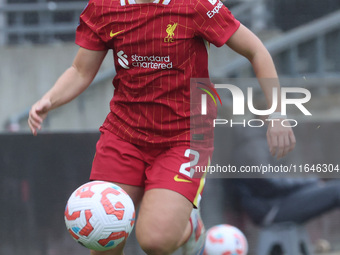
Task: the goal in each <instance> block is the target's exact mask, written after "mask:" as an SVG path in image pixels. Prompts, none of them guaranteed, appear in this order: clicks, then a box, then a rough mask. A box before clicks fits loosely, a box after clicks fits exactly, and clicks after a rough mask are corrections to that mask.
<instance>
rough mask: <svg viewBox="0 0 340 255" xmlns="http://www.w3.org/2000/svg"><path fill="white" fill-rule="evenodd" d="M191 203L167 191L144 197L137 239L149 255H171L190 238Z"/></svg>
mask: <svg viewBox="0 0 340 255" xmlns="http://www.w3.org/2000/svg"><path fill="white" fill-rule="evenodd" d="M192 209H193V205H192V203H191V202H190V201H189V200H188V199H187V198H185V197H184V196H183V195H181V194H179V193H177V192H175V191H172V190H167V189H151V190H147V191H146V192H145V194H144V197H143V200H142V203H141V206H140V210H139V215H138V219H137V222H136V236H137V240H138V242H139V244H140V246H141V247H142V249H143V250H144V251H145V252H146V253H147V254H171V253H172V252H174V251H175V250H176V249H177V248H178V247H179V246H181V245H182V244H183V243H184V242H185V241H186V240H187V238H188V237H189V235H190V232H191V227H190V223H189V218H190V213H191V211H192Z"/></svg>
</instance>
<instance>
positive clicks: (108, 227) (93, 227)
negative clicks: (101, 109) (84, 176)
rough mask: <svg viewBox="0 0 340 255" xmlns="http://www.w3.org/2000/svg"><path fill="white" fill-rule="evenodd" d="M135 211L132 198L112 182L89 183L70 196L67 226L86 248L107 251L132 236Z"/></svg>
mask: <svg viewBox="0 0 340 255" xmlns="http://www.w3.org/2000/svg"><path fill="white" fill-rule="evenodd" d="M134 223H135V208H134V205H133V202H132V200H131V198H130V197H129V195H128V194H127V193H126V192H125V191H124V190H123V189H121V188H120V187H118V186H117V185H115V184H112V183H110V182H103V181H94V182H88V183H86V184H84V185H82V186H80V187H79V188H78V189H76V190H75V191H74V192H73V193H72V195H71V196H70V198H69V200H68V202H67V205H66V209H65V224H66V227H67V229H68V231H69V233H70V234H71V236H72V237H73V239H74V240H76V241H77V242H78V243H80V244H82V245H83V246H85V247H86V248H89V249H91V250H97V251H105V250H109V249H113V248H115V247H116V246H117V245H118V244H120V243H121V242H123V241H124V240H126V238H127V237H128V236H129V235H130V233H131V231H132V229H133V226H134Z"/></svg>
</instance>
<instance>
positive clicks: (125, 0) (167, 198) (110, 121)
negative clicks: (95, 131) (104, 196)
mask: <svg viewBox="0 0 340 255" xmlns="http://www.w3.org/2000/svg"><path fill="white" fill-rule="evenodd" d="M76 43H77V44H78V45H79V46H80V48H79V51H78V53H77V55H76V56H75V59H74V62H73V64H72V66H71V67H70V68H68V69H67V70H66V71H65V72H64V73H63V74H62V75H61V76H60V78H59V79H58V80H57V81H56V83H55V84H54V86H53V87H52V88H51V89H50V90H49V91H48V92H47V93H46V94H45V95H44V96H43V97H42V98H41V99H40V100H39V101H37V102H36V103H35V104H34V105H33V106H32V108H31V110H30V114H29V119H28V124H29V126H30V129H31V131H32V133H33V134H34V135H36V134H37V131H38V130H39V129H41V125H42V122H43V120H44V119H45V118H46V115H47V114H48V112H49V111H51V110H52V109H55V108H57V107H59V106H61V105H63V104H66V103H67V102H69V101H71V100H72V99H74V98H75V97H77V96H78V95H79V94H80V93H82V92H83V91H84V90H85V89H86V88H87V87H88V86H89V85H90V83H91V82H92V80H93V78H94V77H95V75H96V73H97V71H98V69H99V67H100V65H101V63H102V61H103V59H104V57H105V56H106V54H107V52H108V50H109V49H112V50H113V58H114V64H115V68H116V72H117V74H116V76H115V78H114V80H113V85H114V87H115V90H114V96H113V98H112V100H111V102H110V110H111V111H110V113H109V114H108V116H107V118H106V120H105V121H104V123H103V125H102V126H101V127H100V132H101V136H100V139H99V141H98V143H97V146H96V155H95V158H94V161H93V166H92V171H91V176H90V179H91V180H104V181H111V182H114V183H116V184H118V185H119V186H121V187H122V188H123V189H124V190H125V191H126V192H127V193H128V194H129V195H130V196H131V198H132V200H133V201H134V203H135V205H136V207H138V206H139V208H140V209H139V215H138V218H137V222H136V236H137V240H138V242H139V244H140V245H141V247H142V249H143V250H144V251H145V252H146V253H147V254H171V253H173V252H174V251H175V250H177V249H178V248H179V247H181V246H183V253H184V254H185V255H194V254H195V255H196V254H202V252H203V248H204V247H203V246H204V227H203V223H202V221H201V219H200V216H199V213H198V209H196V208H197V207H198V206H199V201H200V196H201V192H202V190H203V186H204V177H202V178H192V172H191V171H190V170H191V168H192V167H193V165H194V164H195V163H196V164H200V165H207V164H208V163H209V160H210V158H211V154H212V150H213V144H212V141H213V137H212V136H209V134H207V136H206V137H204V134H192V133H191V132H190V79H191V78H208V77H209V75H208V53H207V44H208V43H213V44H214V45H216V46H222V45H224V44H227V45H228V46H229V47H230V48H231V49H233V50H235V51H236V52H238V53H240V54H241V55H243V56H245V57H246V58H248V59H249V61H250V62H251V64H252V66H253V68H254V71H255V74H256V76H257V77H258V78H259V80H261V79H262V78H276V77H277V74H276V70H275V67H274V64H273V61H272V58H271V56H270V55H269V53H268V51H267V50H266V48H265V47H264V46H263V44H262V43H261V41H260V40H259V39H258V38H257V37H256V36H255V35H254V34H253V33H252V32H250V31H249V30H248V29H247V28H246V27H244V26H243V25H242V24H240V22H239V21H237V20H236V19H235V18H234V17H233V15H232V14H231V13H230V12H229V10H228V9H227V8H226V7H225V6H224V5H223V4H222V2H220V1H219V0H155V1H152V0H151V1H150V0H90V2H89V4H88V5H87V7H86V8H85V10H84V11H83V12H82V14H81V16H80V24H79V26H78V28H77V32H76ZM260 85H261V87H262V89H263V92H264V94H265V96H266V99H267V103H268V105H271V103H272V102H271V94H272V89H273V87H277V88H278V87H279V84H278V82H276V83H273V84H264V83H263V82H262V83H261V82H260ZM276 111H277V112H279V111H280V108H279V106H278V108H277V109H276ZM195 139H196V140H197V141H196V142H197V144H198V145H197V146H198V150H193V149H192V148H191V147H190V140H193V141H194V140H195ZM195 144H196V143H195ZM268 144H269V147H270V150H271V152H272V154H273V155H275V154H276V155H277V156H278V157H282V156H284V155H286V154H287V153H288V152H289V151H290V150H292V149H293V147H294V144H295V138H294V135H293V133H292V130H291V129H290V128H284V127H282V126H281V125H275V126H273V127H272V126H269V127H268ZM193 208H194V209H193ZM123 246H124V245H120V246H118V247H116V248H115V249H113V250H110V251H107V252H97V251H91V254H92V255H104V254H105V255H106V254H108V255H121V254H123Z"/></svg>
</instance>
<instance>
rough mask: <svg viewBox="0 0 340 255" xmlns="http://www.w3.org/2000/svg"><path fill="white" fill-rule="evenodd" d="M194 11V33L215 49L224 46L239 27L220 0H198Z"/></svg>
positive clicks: (238, 23)
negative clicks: (211, 44)
mask: <svg viewBox="0 0 340 255" xmlns="http://www.w3.org/2000/svg"><path fill="white" fill-rule="evenodd" d="M194 9H195V10H194V23H195V26H196V33H197V34H198V35H199V36H201V37H203V38H204V39H205V40H207V41H208V42H211V43H213V44H214V45H215V46H217V47H220V46H222V45H224V44H225V43H226V42H227V41H228V39H229V38H230V37H231V36H232V35H233V34H234V33H235V32H236V30H237V29H238V28H239V26H240V22H239V21H238V20H237V19H235V17H234V16H233V15H232V14H231V12H230V11H229V9H228V8H227V7H226V6H224V4H223V3H222V2H221V1H220V0H198V1H197V4H196V5H195V7H194Z"/></svg>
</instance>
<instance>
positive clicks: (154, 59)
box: [131, 54, 172, 69]
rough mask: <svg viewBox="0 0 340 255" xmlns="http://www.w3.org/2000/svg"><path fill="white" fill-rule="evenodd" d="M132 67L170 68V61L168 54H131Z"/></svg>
mask: <svg viewBox="0 0 340 255" xmlns="http://www.w3.org/2000/svg"><path fill="white" fill-rule="evenodd" d="M131 60H132V65H133V66H134V67H142V68H151V69H171V68H172V62H171V61H170V56H139V55H137V54H134V55H132V56H131Z"/></svg>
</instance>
